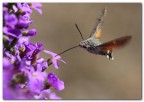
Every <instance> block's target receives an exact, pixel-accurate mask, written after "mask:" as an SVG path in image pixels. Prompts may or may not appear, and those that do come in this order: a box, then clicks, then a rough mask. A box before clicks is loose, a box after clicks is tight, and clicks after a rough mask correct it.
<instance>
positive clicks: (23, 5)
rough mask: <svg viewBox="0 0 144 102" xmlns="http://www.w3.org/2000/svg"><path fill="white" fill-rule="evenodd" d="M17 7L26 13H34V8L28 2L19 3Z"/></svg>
mask: <svg viewBox="0 0 144 102" xmlns="http://www.w3.org/2000/svg"><path fill="white" fill-rule="evenodd" d="M17 7H18V8H19V9H20V10H22V11H23V12H26V13H32V10H31V8H30V6H29V4H28V3H17Z"/></svg>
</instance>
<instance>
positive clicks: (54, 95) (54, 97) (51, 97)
mask: <svg viewBox="0 0 144 102" xmlns="http://www.w3.org/2000/svg"><path fill="white" fill-rule="evenodd" d="M49 99H56V100H59V99H62V98H61V97H59V96H57V95H56V94H55V93H54V92H53V93H51V94H50V95H49Z"/></svg>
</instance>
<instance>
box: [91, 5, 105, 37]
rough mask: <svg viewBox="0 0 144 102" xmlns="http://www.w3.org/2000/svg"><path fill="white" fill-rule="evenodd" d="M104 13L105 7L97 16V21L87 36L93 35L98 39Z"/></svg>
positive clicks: (100, 33)
mask: <svg viewBox="0 0 144 102" xmlns="http://www.w3.org/2000/svg"><path fill="white" fill-rule="evenodd" d="M105 15H106V8H104V10H103V12H102V15H101V16H100V17H99V18H98V22H97V24H96V26H95V27H94V29H93V31H92V33H91V34H90V36H89V37H91V36H93V37H95V38H96V39H100V38H101V35H102V25H103V19H104V16H105Z"/></svg>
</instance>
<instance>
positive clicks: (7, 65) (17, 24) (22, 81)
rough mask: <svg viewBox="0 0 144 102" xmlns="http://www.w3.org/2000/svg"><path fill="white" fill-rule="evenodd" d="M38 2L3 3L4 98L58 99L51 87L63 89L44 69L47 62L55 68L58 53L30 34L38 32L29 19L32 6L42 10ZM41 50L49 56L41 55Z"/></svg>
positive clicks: (56, 79) (59, 81) (60, 82)
mask: <svg viewBox="0 0 144 102" xmlns="http://www.w3.org/2000/svg"><path fill="white" fill-rule="evenodd" d="M41 7H42V4H41V3H3V47H2V48H3V99H61V97H59V96H57V95H56V94H55V93H54V92H53V91H52V90H53V89H54V90H57V91H61V90H63V89H64V82H63V81H62V80H60V79H59V78H58V76H56V75H55V74H54V72H49V73H47V72H46V69H47V70H48V67H49V66H50V65H53V66H54V68H56V69H58V68H59V64H58V60H59V61H61V62H63V63H65V62H64V61H63V60H62V59H61V57H60V56H59V55H58V54H56V53H54V52H51V51H48V50H45V49H44V47H43V44H42V43H41V42H36V43H33V42H32V41H31V40H30V38H31V37H33V36H36V35H37V30H36V29H29V26H30V25H31V24H33V21H32V20H31V19H30V16H31V14H32V12H33V11H32V10H36V11H37V12H38V13H39V14H42V10H41ZM40 52H45V53H47V54H50V55H51V56H52V58H50V59H44V58H42V57H40V54H39V53H40Z"/></svg>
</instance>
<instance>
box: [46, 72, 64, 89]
mask: <svg viewBox="0 0 144 102" xmlns="http://www.w3.org/2000/svg"><path fill="white" fill-rule="evenodd" d="M48 82H49V83H50V84H51V85H53V87H54V88H55V89H56V90H58V91H61V90H63V89H64V82H63V81H61V80H60V79H59V78H58V77H57V76H56V75H55V74H54V73H49V74H48Z"/></svg>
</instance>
